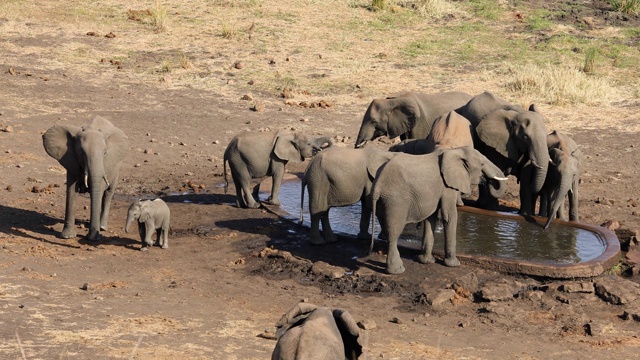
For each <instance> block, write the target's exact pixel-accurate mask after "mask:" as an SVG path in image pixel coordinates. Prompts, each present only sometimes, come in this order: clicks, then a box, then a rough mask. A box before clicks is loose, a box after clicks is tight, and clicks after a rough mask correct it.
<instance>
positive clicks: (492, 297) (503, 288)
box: [480, 283, 513, 301]
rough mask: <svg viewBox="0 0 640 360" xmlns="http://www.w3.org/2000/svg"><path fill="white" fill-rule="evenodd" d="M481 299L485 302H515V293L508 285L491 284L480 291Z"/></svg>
mask: <svg viewBox="0 0 640 360" xmlns="http://www.w3.org/2000/svg"><path fill="white" fill-rule="evenodd" d="M480 297H482V299H484V300H485V301H508V300H513V291H512V290H511V287H510V286H509V285H507V284H496V283H490V284H487V285H485V286H484V287H483V288H482V289H480Z"/></svg>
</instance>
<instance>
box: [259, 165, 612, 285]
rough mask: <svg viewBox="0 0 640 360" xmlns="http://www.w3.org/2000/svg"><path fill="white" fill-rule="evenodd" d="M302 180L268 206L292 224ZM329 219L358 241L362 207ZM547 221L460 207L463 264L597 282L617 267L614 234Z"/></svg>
mask: <svg viewBox="0 0 640 360" xmlns="http://www.w3.org/2000/svg"><path fill="white" fill-rule="evenodd" d="M300 176H302V175H301V174H299V175H293V174H286V175H285V178H284V180H283V182H282V187H281V190H280V202H281V203H282V204H281V205H280V206H270V205H267V206H266V208H267V209H268V210H269V211H271V212H273V213H275V214H277V215H279V216H281V217H283V218H285V219H288V220H290V221H295V222H297V221H298V218H299V214H300V189H301V182H300ZM305 191H306V190H305ZM270 192H271V179H270V178H267V179H265V180H264V181H263V182H262V183H261V184H260V197H261V199H262V200H264V199H266V197H267V196H268V194H269V193H270ZM307 201H308V193H306V194H305V204H304V207H303V217H304V222H303V225H304V226H306V227H309V225H310V218H309V213H308V211H309V208H308V204H307ZM329 219H330V222H331V227H332V228H333V230H334V232H335V233H336V234H338V235H341V236H345V237H352V238H355V237H356V234H357V233H358V223H359V219H360V204H359V203H357V204H354V205H350V206H344V207H336V208H331V210H330V211H329ZM532 219H533V220H534V221H535V222H534V221H532ZM545 221H546V218H537V217H532V218H529V219H528V220H527V219H525V218H524V217H523V216H520V215H517V214H512V213H505V212H496V211H488V210H483V209H478V208H473V207H469V206H462V207H458V231H457V234H458V241H457V252H458V259H459V260H460V262H462V263H463V264H468V265H475V266H479V267H482V268H488V269H493V270H497V271H501V272H507V273H519V274H525V275H533V276H542V277H549V278H580V277H592V276H597V275H599V274H601V273H602V272H604V271H606V270H607V269H610V268H611V267H613V266H614V265H615V264H617V263H618V261H619V258H620V242H619V241H618V238H617V237H616V235H615V234H614V233H613V232H612V231H610V230H608V229H605V228H603V227H599V226H594V225H590V224H586V223H582V222H568V221H561V220H554V221H553V223H552V224H551V226H550V227H549V228H548V229H547V230H544V229H543V228H542V225H543V224H544V222H545ZM376 227H377V230H376V234H379V233H380V228H379V227H378V225H377V224H376ZM420 234H421V231H420V230H418V229H417V227H416V224H408V225H407V226H406V227H405V232H404V233H403V235H402V237H401V238H400V240H399V241H398V245H399V246H400V247H405V248H411V249H420V237H419V236H420ZM443 238H444V236H443V233H442V227H441V225H438V228H437V229H436V234H435V245H434V253H435V254H439V255H441V256H442V250H441V249H443V248H444V246H443V241H444V240H443ZM378 241H381V240H378ZM327 246H330V245H327ZM401 251H402V250H401Z"/></svg>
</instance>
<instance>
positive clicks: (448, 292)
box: [426, 289, 456, 310]
mask: <svg viewBox="0 0 640 360" xmlns="http://www.w3.org/2000/svg"><path fill="white" fill-rule="evenodd" d="M455 295H456V292H455V291H454V290H452V289H441V290H438V291H436V292H435V293H430V294H427V295H426V298H427V303H428V304H429V305H431V307H433V308H434V309H435V310H442V309H443V308H444V307H445V306H446V305H447V304H450V303H451V299H453V297H454V296H455Z"/></svg>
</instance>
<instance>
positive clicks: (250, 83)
mask: <svg viewBox="0 0 640 360" xmlns="http://www.w3.org/2000/svg"><path fill="white" fill-rule="evenodd" d="M255 83H256V82H255V81H254V80H249V81H248V82H247V85H255Z"/></svg>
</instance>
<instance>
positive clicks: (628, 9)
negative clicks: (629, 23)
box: [609, 0, 640, 15]
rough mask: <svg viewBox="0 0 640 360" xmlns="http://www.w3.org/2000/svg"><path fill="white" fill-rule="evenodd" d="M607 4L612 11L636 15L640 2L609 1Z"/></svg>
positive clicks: (637, 0)
mask: <svg viewBox="0 0 640 360" xmlns="http://www.w3.org/2000/svg"><path fill="white" fill-rule="evenodd" d="M609 3H610V4H611V6H613V9H614V10H616V11H620V12H623V13H625V14H632V15H638V13H640V0H609Z"/></svg>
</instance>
